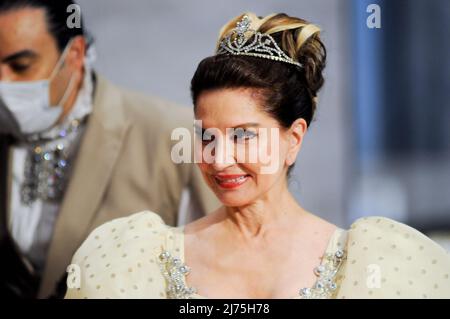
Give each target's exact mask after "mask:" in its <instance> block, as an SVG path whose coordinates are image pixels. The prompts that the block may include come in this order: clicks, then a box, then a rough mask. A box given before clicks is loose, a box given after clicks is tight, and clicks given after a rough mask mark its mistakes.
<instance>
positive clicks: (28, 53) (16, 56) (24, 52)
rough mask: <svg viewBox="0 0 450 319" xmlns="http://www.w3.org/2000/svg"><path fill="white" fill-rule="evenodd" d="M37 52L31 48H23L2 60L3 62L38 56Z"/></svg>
mask: <svg viewBox="0 0 450 319" xmlns="http://www.w3.org/2000/svg"><path fill="white" fill-rule="evenodd" d="M36 57H37V53H36V52H33V51H31V50H22V51H19V52H17V53H13V54H11V55H9V56H7V57H6V58H4V59H3V60H2V63H9V62H11V61H14V60H17V59H22V58H31V59H33V58H36Z"/></svg>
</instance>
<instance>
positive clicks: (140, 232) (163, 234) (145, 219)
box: [66, 211, 174, 298]
mask: <svg viewBox="0 0 450 319" xmlns="http://www.w3.org/2000/svg"><path fill="white" fill-rule="evenodd" d="M173 229H174V228H173V227H170V226H167V225H166V224H165V223H164V221H163V220H162V218H161V217H160V216H159V215H158V214H156V213H153V212H150V211H143V212H139V213H136V214H133V215H130V216H128V217H123V218H118V219H114V220H112V221H110V222H107V223H105V224H103V225H101V226H99V227H97V228H96V229H94V230H93V231H92V232H91V234H90V235H89V236H88V237H87V239H86V240H85V241H84V242H83V244H82V245H81V246H80V248H79V249H78V250H77V252H76V253H75V255H74V257H73V259H72V264H71V265H70V266H69V278H68V281H67V285H68V288H69V289H68V291H67V295H66V298H122V297H126V298H139V297H142V296H144V295H145V296H146V297H148V298H163V297H164V296H165V292H164V289H163V287H164V282H163V278H162V276H161V274H160V268H159V264H158V256H159V254H160V253H161V251H162V249H163V247H165V246H166V243H167V238H168V237H169V236H170V234H171V233H172V232H173ZM144 269H145V271H144Z"/></svg>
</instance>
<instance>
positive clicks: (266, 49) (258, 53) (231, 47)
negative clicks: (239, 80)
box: [216, 15, 302, 67]
mask: <svg viewBox="0 0 450 319" xmlns="http://www.w3.org/2000/svg"><path fill="white" fill-rule="evenodd" d="M250 26H251V19H250V18H249V17H248V16H247V15H245V16H243V17H242V19H241V21H239V22H238V23H237V24H236V28H234V29H233V30H232V31H231V32H230V33H229V34H228V35H227V36H226V37H225V38H224V39H223V40H222V41H221V42H220V44H219V47H218V48H217V51H216V54H217V55H220V54H231V55H247V56H254V57H258V58H264V59H269V60H275V61H280V62H285V63H289V64H293V65H295V66H298V67H302V64H301V63H300V62H297V61H294V60H293V59H292V58H291V57H289V56H288V55H287V54H286V53H285V52H284V51H283V50H281V49H280V47H279V46H278V44H277V43H276V41H275V40H274V38H273V37H272V36H271V35H269V34H264V33H261V32H257V31H255V30H252V29H251V28H250Z"/></svg>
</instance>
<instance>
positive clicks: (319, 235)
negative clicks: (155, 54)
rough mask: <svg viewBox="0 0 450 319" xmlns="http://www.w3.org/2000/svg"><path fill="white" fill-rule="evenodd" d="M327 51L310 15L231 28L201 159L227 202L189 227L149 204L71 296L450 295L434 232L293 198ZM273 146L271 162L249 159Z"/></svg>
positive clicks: (116, 232)
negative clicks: (334, 220) (343, 214)
mask: <svg viewBox="0 0 450 319" xmlns="http://www.w3.org/2000/svg"><path fill="white" fill-rule="evenodd" d="M325 58H326V51H325V47H324V45H323V44H322V42H321V40H320V37H319V29H318V28H317V27H316V26H314V25H312V24H309V23H308V22H306V21H304V20H302V19H298V18H293V17H289V16H287V15H285V14H276V15H270V16H267V17H265V18H263V19H260V18H258V17H257V16H255V15H254V14H251V13H247V14H245V15H241V16H239V17H237V18H236V19H234V20H232V21H230V22H229V23H228V24H227V25H225V26H224V28H223V29H222V30H221V35H220V38H219V43H218V47H217V52H216V55H215V56H212V57H209V58H206V59H204V60H203V61H202V62H201V63H200V65H199V66H198V69H197V71H196V73H195V75H194V77H193V79H192V86H191V90H192V96H193V102H194V107H195V117H196V119H197V120H200V121H201V126H199V125H198V123H197V127H196V132H197V138H198V139H199V142H200V143H202V145H203V147H202V148H201V153H200V152H198V153H197V155H198V156H199V157H198V158H200V159H201V160H202V161H201V163H199V166H200V168H201V171H202V174H203V177H204V179H205V181H206V182H207V184H208V185H209V187H210V188H211V189H212V190H213V191H214V192H215V194H216V196H217V197H218V198H219V199H220V201H221V202H222V204H223V206H222V207H220V208H218V209H217V210H216V211H214V212H212V213H211V214H209V215H208V216H206V217H204V218H202V219H199V220H198V221H196V222H194V223H191V224H189V225H187V226H185V227H178V228H174V227H169V226H166V225H165V224H164V223H163V221H162V220H161V218H160V217H159V216H158V215H156V214H155V213H152V212H142V213H138V214H134V215H132V216H130V217H128V218H121V219H117V220H114V221H111V222H109V223H107V224H105V225H103V226H101V227H99V228H97V229H96V230H94V232H93V233H92V234H91V235H90V236H89V237H88V239H87V240H86V241H85V243H84V244H83V245H82V246H81V248H80V249H79V250H78V252H77V253H76V254H75V256H74V260H73V264H74V265H73V266H72V268H71V269H74V270H73V271H74V272H73V273H71V274H70V275H69V279H68V283H69V286H70V287H72V286H76V285H74V283H76V282H77V281H78V280H81V282H80V285H79V288H78V289H77V288H72V289H69V290H68V292H67V296H66V297H67V298H380V297H381V298H407V297H412V298H432V297H450V279H449V273H450V258H449V256H448V254H447V253H446V252H445V251H444V250H443V249H442V248H441V247H439V246H438V245H437V244H435V243H434V242H433V241H431V240H430V239H429V238H427V237H426V236H424V235H423V234H421V233H419V232H418V231H416V230H414V229H412V228H410V227H408V226H406V225H403V224H400V223H398V222H395V221H392V220H390V219H387V218H383V217H370V218H363V219H359V220H357V221H356V222H354V223H353V225H352V226H351V228H350V229H349V230H343V229H340V228H339V227H337V226H336V225H333V224H331V223H329V222H327V221H325V220H323V219H321V218H319V217H317V216H315V215H314V214H312V213H310V212H308V211H307V210H305V209H304V208H302V207H301V206H300V205H299V204H298V203H297V202H296V200H295V199H294V197H293V196H292V194H291V193H290V192H289V190H288V187H287V179H288V174H289V170H290V169H291V168H292V166H293V165H294V163H295V160H296V157H297V155H298V153H299V151H300V149H301V145H302V141H303V138H304V136H305V133H306V131H307V128H308V126H309V125H310V123H311V120H312V119H313V115H314V112H315V109H316V103H317V98H316V97H317V92H318V90H319V89H320V88H321V86H322V84H323V82H324V80H323V77H322V71H323V69H324V67H325ZM230 128H233V129H234V130H231V132H232V134H230ZM268 132H269V133H268ZM269 137H270V138H269ZM273 137H275V139H273ZM211 145H213V146H214V147H213V148H209V147H210V146H211ZM262 149H264V151H265V152H266V153H267V155H268V158H269V161H263V160H262V158H261V157H259V158H258V156H257V157H256V160H250V158H251V156H252V155H255V154H256V155H258V154H260V153H261V150H262ZM211 150H212V151H211ZM208 151H211V152H208ZM253 159H254V158H253ZM267 163H269V164H267ZM73 267H75V268H73ZM194 287H195V288H194Z"/></svg>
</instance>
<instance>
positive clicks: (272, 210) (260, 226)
mask: <svg viewBox="0 0 450 319" xmlns="http://www.w3.org/2000/svg"><path fill="white" fill-rule="evenodd" d="M306 214H307V212H306V211H305V210H304V209H303V208H302V207H301V206H300V205H299V204H298V203H297V201H296V200H295V198H294V197H293V196H292V194H291V193H290V192H289V190H288V189H287V187H286V189H285V190H274V191H273V192H268V193H266V194H265V196H264V198H260V199H258V200H256V201H254V202H252V204H250V205H246V206H243V207H224V210H223V218H224V220H223V222H224V224H223V225H224V226H225V228H226V229H227V230H228V231H230V232H232V233H235V234H240V235H241V236H240V237H242V239H244V240H254V239H257V238H258V237H266V236H267V235H268V234H269V233H270V232H272V231H277V230H279V229H280V228H285V227H287V226H288V225H292V223H293V222H295V221H297V220H298V219H299V218H300V217H301V216H302V215H306Z"/></svg>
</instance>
